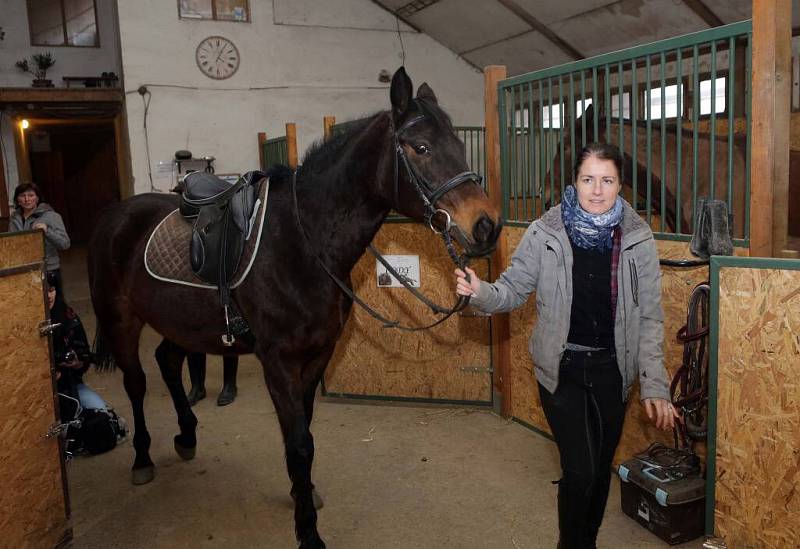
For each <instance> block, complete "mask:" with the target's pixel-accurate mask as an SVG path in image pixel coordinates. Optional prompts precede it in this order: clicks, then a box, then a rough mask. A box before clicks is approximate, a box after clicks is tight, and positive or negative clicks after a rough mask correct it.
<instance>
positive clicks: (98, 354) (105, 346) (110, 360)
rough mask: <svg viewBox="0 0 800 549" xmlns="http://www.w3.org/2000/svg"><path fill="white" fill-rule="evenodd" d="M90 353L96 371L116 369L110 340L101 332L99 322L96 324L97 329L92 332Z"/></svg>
mask: <svg viewBox="0 0 800 549" xmlns="http://www.w3.org/2000/svg"><path fill="white" fill-rule="evenodd" d="M92 354H93V355H94V367H95V369H97V370H98V371H100V372H110V371H113V370H116V369H117V363H116V362H115V361H114V355H113V354H111V342H110V341H109V340H108V337H106V335H105V334H104V333H103V328H102V326H100V325H99V324H98V325H97V331H96V332H95V334H94V344H93V345H92Z"/></svg>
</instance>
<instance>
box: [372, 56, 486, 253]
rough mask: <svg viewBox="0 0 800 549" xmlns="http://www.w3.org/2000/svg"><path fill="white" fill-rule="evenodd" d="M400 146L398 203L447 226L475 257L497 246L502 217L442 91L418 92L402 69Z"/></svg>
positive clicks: (397, 115) (396, 138) (397, 89)
mask: <svg viewBox="0 0 800 549" xmlns="http://www.w3.org/2000/svg"><path fill="white" fill-rule="evenodd" d="M390 95H391V101H392V111H391V113H390V116H391V121H392V125H391V127H392V133H393V146H394V148H395V151H394V154H395V160H394V161H395V168H394V177H393V179H392V180H391V181H390V182H389V183H390V184H393V186H394V188H393V189H385V192H386V193H387V194H389V195H391V196H392V205H393V207H394V208H395V209H396V210H397V211H399V212H400V213H402V214H404V215H407V216H408V217H411V218H412V219H416V220H419V221H423V222H425V223H427V224H428V225H430V227H431V228H432V229H433V230H434V231H436V232H443V231H447V232H449V233H450V234H451V235H452V236H454V237H455V238H456V239H457V240H458V241H459V243H460V244H461V245H462V246H463V247H464V250H465V253H466V254H467V255H468V256H471V257H478V256H484V255H487V254H489V253H491V251H492V250H493V249H494V246H495V244H496V242H497V238H498V236H499V235H500V230H501V227H502V220H501V218H500V214H499V212H498V209H497V207H496V206H495V205H494V204H493V203H492V202H491V201H490V200H489V198H488V197H487V196H486V193H485V192H484V190H483V188H482V187H481V185H480V177H479V176H478V175H477V174H475V173H474V172H472V171H470V168H469V166H468V165H467V161H466V155H465V147H464V143H463V142H462V141H461V140H460V139H459V138H458V136H457V135H456V133H455V130H454V129H453V124H452V122H451V121H450V117H449V116H448V115H447V113H445V112H444V110H442V108H441V107H440V106H439V102H438V101H437V99H436V95H435V94H434V93H433V90H432V89H431V88H430V86H428V85H427V84H424V83H423V84H422V85H421V86H420V87H419V89H418V90H417V96H416V98H415V97H414V96H413V88H412V84H411V79H410V78H409V77H408V75H407V74H406V71H405V69H403V68H402V67H401V68H399V69H398V70H397V71H396V72H395V74H394V77H393V78H392V85H391V94H390Z"/></svg>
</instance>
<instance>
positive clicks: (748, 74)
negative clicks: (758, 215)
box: [734, 31, 753, 241]
mask: <svg viewBox="0 0 800 549" xmlns="http://www.w3.org/2000/svg"><path fill="white" fill-rule="evenodd" d="M752 48H753V32H752V31H750V32H748V33H747V54H745V64H746V65H747V68H746V69H745V71H744V75H745V76H744V77H745V82H746V84H745V87H744V89H745V96H744V105H745V118H746V119H747V120H746V127H745V128H746V132H747V138H746V139H747V142H746V145H745V149H746V156H745V166H744V189H745V193H744V238H745V239H747V240H748V241H749V240H750V152H751V148H752V140H751V135H750V128H751V127H752V126H751V124H752V120H751V113H752V109H751V103H752V101H753V91H752V87H753V84H752V71H753V65H752V57H753V50H752ZM734 234H735V233H734Z"/></svg>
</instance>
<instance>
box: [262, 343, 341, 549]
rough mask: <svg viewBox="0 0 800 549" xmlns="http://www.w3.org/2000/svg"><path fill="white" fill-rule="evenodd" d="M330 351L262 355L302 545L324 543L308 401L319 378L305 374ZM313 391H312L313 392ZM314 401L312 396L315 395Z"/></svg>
mask: <svg viewBox="0 0 800 549" xmlns="http://www.w3.org/2000/svg"><path fill="white" fill-rule="evenodd" d="M331 352H332V351H330V352H325V353H321V354H318V355H317V356H314V357H312V358H311V360H309V359H308V356H307V355H306V354H305V353H303V352H297V353H282V352H275V353H270V356H269V357H267V356H264V357H262V356H260V355H259V358H261V362H262V365H263V369H264V379H265V381H266V384H267V388H268V389H269V393H270V396H271V397H272V402H273V404H274V405H275V411H276V412H277V415H278V421H279V422H280V425H281V432H282V433H283V441H284V447H285V450H286V468H287V470H288V473H289V478H290V480H291V481H292V490H291V495H292V498H293V499H294V504H295V508H294V521H295V534H296V535H297V539H298V541H299V542H300V548H301V549H321V548H324V547H325V543H324V542H323V541H322V538H321V537H320V536H319V532H318V531H317V511H316V508H315V505H314V497H313V490H314V485H313V483H312V482H311V466H312V464H313V462H314V437H313V436H312V435H311V430H310V422H309V416H308V414H307V413H306V405H307V398H306V395H307V394H308V391H309V387H311V386H312V385H313V388H314V389H316V383H317V382H318V380H319V378H318V377H317V378H316V381H315V379H313V377H312V376H309V377H306V375H304V374H305V373H307V372H308V368H309V367H310V366H312V365H314V366H316V365H317V364H319V363H322V364H323V366H322V368H323V369H324V364H327V361H328V359H329V358H330V354H331ZM312 394H313V393H312ZM312 402H313V397H312Z"/></svg>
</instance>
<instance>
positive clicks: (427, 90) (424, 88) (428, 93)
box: [417, 82, 439, 105]
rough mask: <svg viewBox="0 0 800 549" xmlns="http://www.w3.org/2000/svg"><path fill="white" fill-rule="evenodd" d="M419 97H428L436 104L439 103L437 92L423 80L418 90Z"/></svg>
mask: <svg viewBox="0 0 800 549" xmlns="http://www.w3.org/2000/svg"><path fill="white" fill-rule="evenodd" d="M417 97H419V98H420V99H427V100H428V101H430V102H431V103H434V104H436V105H438V104H439V100H438V99H436V94H435V93H433V90H432V89H431V87H430V86H429V85H428V83H427V82H423V83H422V85H420V87H419V89H418V90H417Z"/></svg>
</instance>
